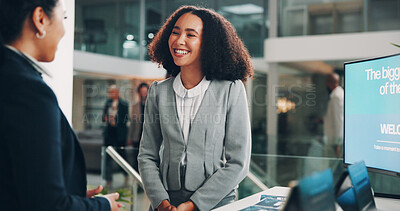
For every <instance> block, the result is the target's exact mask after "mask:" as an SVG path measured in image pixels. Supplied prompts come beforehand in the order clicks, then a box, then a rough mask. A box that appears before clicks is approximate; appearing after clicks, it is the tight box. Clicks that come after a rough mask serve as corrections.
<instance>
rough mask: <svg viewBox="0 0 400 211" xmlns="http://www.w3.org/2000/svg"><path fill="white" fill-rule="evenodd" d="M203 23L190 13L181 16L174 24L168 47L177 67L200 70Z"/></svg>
mask: <svg viewBox="0 0 400 211" xmlns="http://www.w3.org/2000/svg"><path fill="white" fill-rule="evenodd" d="M202 31H203V21H202V20H201V19H200V18H199V17H198V16H196V15H193V14H191V13H185V14H183V15H182V16H181V17H180V18H179V19H178V20H177V21H176V23H175V26H174V28H173V30H172V33H171V35H170V36H169V40H168V46H169V50H170V52H171V55H172V58H173V59H174V62H175V64H176V65H177V66H180V67H181V68H182V67H185V68H186V67H190V68H201V61H200V57H201V56H200V55H201V40H202Z"/></svg>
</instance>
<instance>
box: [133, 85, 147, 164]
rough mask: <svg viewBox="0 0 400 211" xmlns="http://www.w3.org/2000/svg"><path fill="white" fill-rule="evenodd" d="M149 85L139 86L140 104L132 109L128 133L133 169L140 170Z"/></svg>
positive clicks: (136, 104)
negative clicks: (140, 147)
mask: <svg viewBox="0 0 400 211" xmlns="http://www.w3.org/2000/svg"><path fill="white" fill-rule="evenodd" d="M148 91H149V85H148V84H147V83H141V84H139V86H138V88H137V93H138V95H139V102H137V103H135V104H134V105H133V106H132V109H131V118H130V122H131V125H130V127H129V132H128V145H130V146H133V148H134V149H133V168H134V169H135V170H136V171H139V169H138V162H137V156H138V154H139V144H140V138H141V137H142V130H143V120H144V105H145V103H146V99H147V92H148Z"/></svg>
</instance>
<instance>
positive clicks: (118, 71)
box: [74, 50, 167, 79]
mask: <svg viewBox="0 0 400 211" xmlns="http://www.w3.org/2000/svg"><path fill="white" fill-rule="evenodd" d="M74 69H75V70H76V71H79V72H85V73H97V74H106V75H114V76H126V77H134V78H143V79H154V78H164V77H165V75H166V73H167V72H166V71H165V70H164V69H163V68H158V65H157V64H155V63H153V62H149V61H139V60H133V59H124V58H120V57H115V56H108V55H101V54H95V53H88V52H83V51H77V50H75V52H74Z"/></svg>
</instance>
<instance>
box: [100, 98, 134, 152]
mask: <svg viewBox="0 0 400 211" xmlns="http://www.w3.org/2000/svg"><path fill="white" fill-rule="evenodd" d="M111 103H112V100H111V99H108V100H107V102H106V105H105V106H104V110H103V121H104V117H105V116H107V115H108V108H109V107H110V106H111ZM128 120H129V111H128V103H127V102H126V101H124V100H122V99H119V101H118V113H117V117H116V121H117V126H116V129H117V137H115V136H114V134H111V133H110V131H109V130H110V127H111V126H110V125H109V123H107V125H106V127H105V128H104V131H103V135H104V145H105V146H125V145H126V138H127V133H128V129H127V126H126V123H127V122H128Z"/></svg>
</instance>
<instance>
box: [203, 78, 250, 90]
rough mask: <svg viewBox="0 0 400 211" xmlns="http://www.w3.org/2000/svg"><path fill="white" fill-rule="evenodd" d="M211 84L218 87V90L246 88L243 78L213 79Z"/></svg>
mask: <svg viewBox="0 0 400 211" xmlns="http://www.w3.org/2000/svg"><path fill="white" fill-rule="evenodd" d="M211 84H213V86H214V87H216V89H218V90H223V89H227V90H240V89H242V88H244V85H243V82H242V81H241V80H234V81H228V80H212V81H211Z"/></svg>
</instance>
